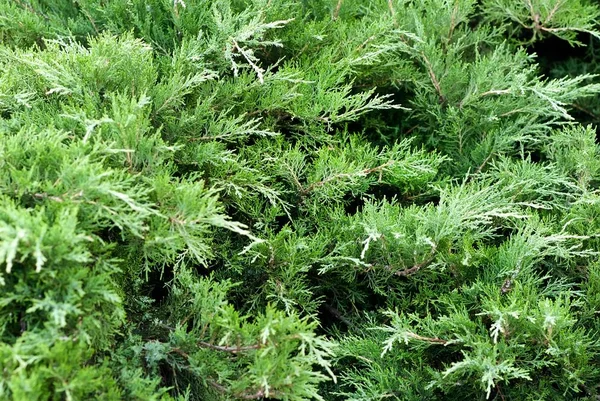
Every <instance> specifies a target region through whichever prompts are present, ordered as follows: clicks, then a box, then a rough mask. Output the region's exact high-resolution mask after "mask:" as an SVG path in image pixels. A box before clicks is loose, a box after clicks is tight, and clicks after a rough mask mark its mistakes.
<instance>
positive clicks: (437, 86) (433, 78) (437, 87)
mask: <svg viewBox="0 0 600 401" xmlns="http://www.w3.org/2000/svg"><path fill="white" fill-rule="evenodd" d="M421 57H423V60H424V61H425V65H426V66H427V72H428V73H429V78H430V79H431V82H432V83H433V86H434V87H435V91H436V92H437V94H438V96H439V98H440V103H443V102H445V101H446V98H445V97H444V95H443V94H442V87H441V86H440V82H439V81H438V79H437V77H436V76H435V73H434V72H433V66H432V65H431V62H430V61H429V59H428V58H427V56H426V55H425V53H421Z"/></svg>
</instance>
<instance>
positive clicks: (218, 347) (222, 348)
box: [197, 341, 265, 354]
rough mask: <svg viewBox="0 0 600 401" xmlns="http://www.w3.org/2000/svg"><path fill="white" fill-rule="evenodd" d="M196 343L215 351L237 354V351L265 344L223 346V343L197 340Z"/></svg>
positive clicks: (257, 347)
mask: <svg viewBox="0 0 600 401" xmlns="http://www.w3.org/2000/svg"><path fill="white" fill-rule="evenodd" d="M197 344H198V345H200V346H201V347H205V348H210V349H214V350H217V351H224V352H231V353H232V354H237V353H238V352H244V351H250V350H256V349H261V348H263V347H264V346H265V344H254V345H245V346H235V347H231V346H225V345H214V344H211V343H207V342H204V341H198V343H197Z"/></svg>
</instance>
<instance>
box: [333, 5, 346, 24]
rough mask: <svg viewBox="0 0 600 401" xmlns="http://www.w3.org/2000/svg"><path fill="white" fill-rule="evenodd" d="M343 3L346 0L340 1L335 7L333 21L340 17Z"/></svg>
mask: <svg viewBox="0 0 600 401" xmlns="http://www.w3.org/2000/svg"><path fill="white" fill-rule="evenodd" d="M342 3H344V0H338V2H337V5H336V6H335V10H334V11H333V20H334V21H335V20H336V19H337V18H338V16H339V15H340V9H341V8H342Z"/></svg>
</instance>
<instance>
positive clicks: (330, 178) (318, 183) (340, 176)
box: [300, 160, 395, 195]
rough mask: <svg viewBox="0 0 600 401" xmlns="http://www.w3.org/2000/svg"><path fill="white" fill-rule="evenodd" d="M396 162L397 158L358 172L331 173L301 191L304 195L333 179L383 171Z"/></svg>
mask: <svg viewBox="0 0 600 401" xmlns="http://www.w3.org/2000/svg"><path fill="white" fill-rule="evenodd" d="M394 162H395V160H390V161H389V162H387V163H384V164H382V165H381V166H377V167H373V168H368V169H365V170H361V171H358V172H355V173H340V174H334V175H331V176H329V177H327V178H325V179H324V180H322V181H318V182H315V183H312V184H310V185H309V186H308V187H306V188H304V189H302V190H301V191H300V192H301V194H302V195H307V194H308V193H309V192H311V191H313V190H314V189H315V188H318V187H322V186H323V185H325V184H327V183H329V182H331V181H334V180H337V179H339V178H349V177H356V176H365V175H368V174H371V173H374V172H377V171H382V170H383V169H385V168H386V167H389V166H391V165H392V164H394Z"/></svg>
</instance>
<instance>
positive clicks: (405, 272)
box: [394, 246, 437, 277]
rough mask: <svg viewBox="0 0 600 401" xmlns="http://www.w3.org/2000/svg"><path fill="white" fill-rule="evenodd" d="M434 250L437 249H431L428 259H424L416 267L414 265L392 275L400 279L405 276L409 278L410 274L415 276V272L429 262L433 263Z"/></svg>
mask: <svg viewBox="0 0 600 401" xmlns="http://www.w3.org/2000/svg"><path fill="white" fill-rule="evenodd" d="M436 249H437V247H435V246H434V247H432V248H431V252H430V253H429V257H428V258H427V259H425V260H424V261H422V262H421V263H417V264H416V265H414V266H413V267H409V268H408V269H404V270H399V271H397V272H394V274H395V275H396V276H400V277H406V276H410V275H411V274H415V273H416V272H418V271H419V270H421V269H422V268H423V267H425V266H427V265H429V264H430V263H431V262H433V261H434V260H435V256H436Z"/></svg>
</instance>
